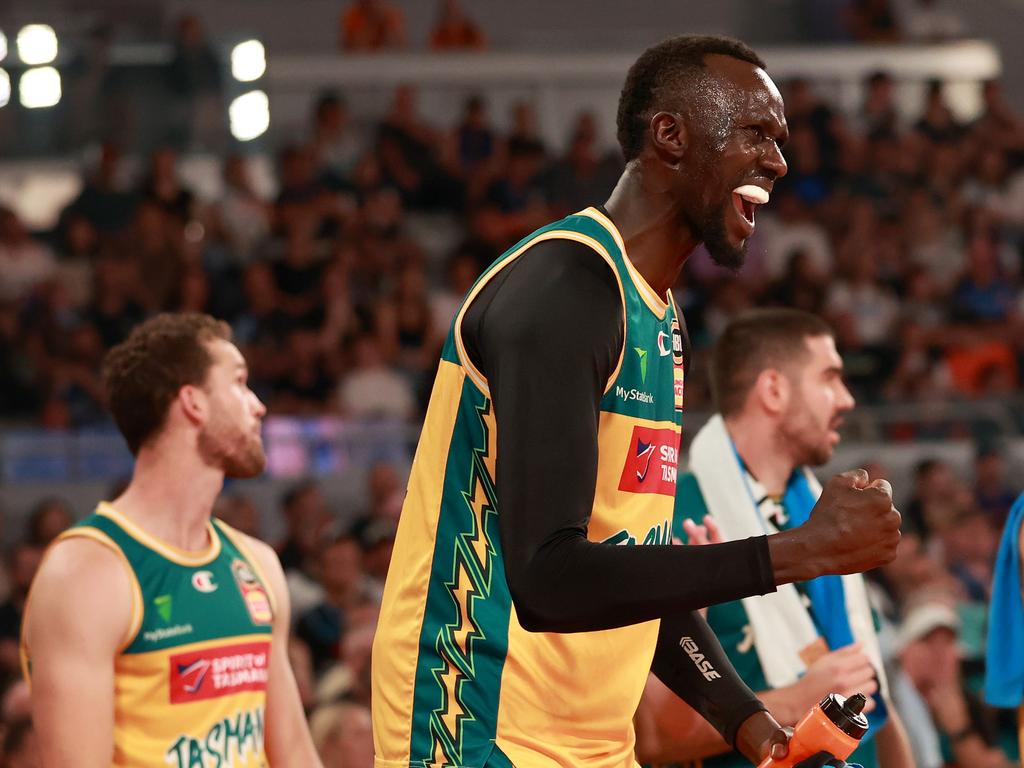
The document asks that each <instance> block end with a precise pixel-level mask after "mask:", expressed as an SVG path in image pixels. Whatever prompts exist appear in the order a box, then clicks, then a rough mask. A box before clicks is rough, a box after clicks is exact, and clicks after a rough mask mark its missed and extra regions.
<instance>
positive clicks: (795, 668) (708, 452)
mask: <svg viewBox="0 0 1024 768" xmlns="http://www.w3.org/2000/svg"><path fill="white" fill-rule="evenodd" d="M690 470H691V471H692V472H693V474H694V475H695V476H696V478H697V483H698V485H699V486H700V490H701V493H702V494H703V496H704V500H705V502H706V503H707V507H708V512H709V513H710V514H711V515H712V516H713V517H714V518H715V521H716V522H717V523H718V526H719V528H720V529H721V531H722V537H723V538H724V539H725V540H726V541H734V540H737V539H745V538H749V537H751V536H762V535H764V534H765V533H775V532H776V531H775V529H774V528H772V527H771V525H770V523H766V522H764V521H763V519H762V517H761V514H760V512H759V511H758V510H757V507H756V506H755V501H754V499H753V498H752V497H751V494H750V490H749V486H748V485H747V480H746V478H745V477H744V473H743V469H742V467H741V466H740V463H739V461H737V459H736V454H735V450H734V449H733V445H732V439H731V438H730V437H729V433H728V431H727V430H726V427H725V422H724V421H723V420H722V417H721V416H719V415H717V414H716V415H715V416H713V417H712V418H711V420H710V421H709V422H708V423H707V424H706V425H705V426H704V427H703V428H702V429H701V430H700V432H698V433H697V436H696V437H695V438H694V440H693V444H692V445H691V447H690ZM803 472H805V473H806V477H807V482H808V483H809V484H810V488H811V490H812V491H813V492H814V493H815V495H820V494H821V484H820V483H818V481H817V478H815V477H814V475H813V474H811V472H810V471H808V470H807V469H806V468H804V469H803ZM698 522H699V521H698ZM843 592H844V595H845V598H846V611H847V616H848V617H849V620H850V629H851V630H852V631H853V636H854V638H855V639H856V640H857V641H859V642H860V643H861V646H862V648H863V649H864V652H865V653H867V655H868V657H869V658H870V659H871V661H872V663H873V664H874V666H875V670H876V671H877V672H878V680H879V684H880V686H881V689H882V692H883V694H884V695H885V697H886V698H888V685H887V683H886V679H885V672H884V670H883V667H882V657H881V654H880V652H879V648H878V638H877V637H876V635H875V628H874V622H873V620H872V617H871V608H870V605H869V604H868V596H867V590H866V589H865V587H864V580H863V578H862V577H861V576H860V574H853V575H849V576H843ZM743 607H744V609H745V610H746V612H747V617H748V618H749V620H750V629H751V632H752V633H753V638H754V647H755V649H756V651H757V658H758V660H759V661H760V662H761V668H762V669H763V670H764V675H765V679H766V680H767V681H768V685H769V686H770V687H772V688H780V687H782V686H786V685H791V684H792V683H795V682H796V681H797V680H798V679H799V678H800V676H801V675H803V673H804V672H805V671H806V669H807V667H806V665H805V664H804V662H803V660H802V659H801V657H800V651H801V650H803V649H804V648H806V647H807V646H809V645H811V644H812V643H814V642H815V640H816V639H817V638H818V636H819V635H818V631H817V629H816V628H815V626H814V621H813V620H812V619H811V616H810V614H809V613H808V610H807V608H806V607H804V603H803V599H802V598H801V596H800V593H799V592H798V591H797V589H796V587H794V586H793V585H792V584H783V585H782V586H780V587H779V588H778V591H777V592H774V593H772V594H767V595H762V596H758V597H747V598H744V599H743Z"/></svg>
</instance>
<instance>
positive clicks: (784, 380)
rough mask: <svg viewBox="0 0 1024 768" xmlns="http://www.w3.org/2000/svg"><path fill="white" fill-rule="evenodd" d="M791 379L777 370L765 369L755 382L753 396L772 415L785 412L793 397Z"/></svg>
mask: <svg viewBox="0 0 1024 768" xmlns="http://www.w3.org/2000/svg"><path fill="white" fill-rule="evenodd" d="M790 390H791V386H790V381H789V378H788V377H787V376H786V375H785V374H784V373H782V371H779V370H778V369H776V368H765V369H764V370H763V371H761V373H759V374H758V375H757V379H756V380H755V381H754V391H753V393H752V394H753V396H754V397H756V398H757V401H758V403H759V404H760V406H761V408H763V409H764V410H765V411H767V412H768V413H770V414H779V413H783V412H785V410H786V408H787V407H788V405H789V398H790V396H791V394H792V393H791V392H790Z"/></svg>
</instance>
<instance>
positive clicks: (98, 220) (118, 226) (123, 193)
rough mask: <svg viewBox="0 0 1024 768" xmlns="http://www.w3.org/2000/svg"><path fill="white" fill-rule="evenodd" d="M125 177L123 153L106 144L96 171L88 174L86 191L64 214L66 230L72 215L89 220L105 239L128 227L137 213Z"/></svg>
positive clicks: (134, 199)
mask: <svg viewBox="0 0 1024 768" xmlns="http://www.w3.org/2000/svg"><path fill="white" fill-rule="evenodd" d="M123 176H124V174H123V173H122V166H121V152H120V150H119V149H118V148H117V147H116V146H115V145H114V144H111V143H109V142H107V143H105V144H103V146H102V147H100V156H99V161H98V162H97V164H96V168H95V169H94V170H92V171H90V172H89V173H87V174H86V176H85V183H84V184H83V185H82V191H81V192H79V193H78V197H76V198H75V199H74V200H72V201H71V202H70V203H69V204H68V205H67V207H66V208H65V209H64V210H63V211H61V215H60V221H61V226H62V228H63V227H64V226H66V223H67V220H68V217H70V216H72V215H76V216H82V217H83V218H85V220H86V221H88V222H89V223H90V224H91V225H92V226H93V228H94V229H95V230H96V231H97V232H99V233H100V234H101V235H109V234H112V233H115V232H120V231H121V230H123V229H124V228H125V227H127V226H128V224H129V223H130V222H131V220H132V216H133V215H134V213H135V201H136V195H135V194H133V193H132V192H130V191H128V190H127V189H126V188H125V184H124V178H123Z"/></svg>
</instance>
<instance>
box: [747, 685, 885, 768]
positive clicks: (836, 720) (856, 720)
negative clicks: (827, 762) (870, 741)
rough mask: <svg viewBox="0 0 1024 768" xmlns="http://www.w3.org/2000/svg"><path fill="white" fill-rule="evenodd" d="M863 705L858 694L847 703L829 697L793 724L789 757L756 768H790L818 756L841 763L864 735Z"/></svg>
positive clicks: (862, 698)
mask: <svg viewBox="0 0 1024 768" xmlns="http://www.w3.org/2000/svg"><path fill="white" fill-rule="evenodd" d="M867 703H868V700H867V698H866V697H865V696H864V694H861V693H855V694H853V696H851V697H850V698H848V699H844V698H843V697H842V696H840V695H839V694H837V693H830V694H829V695H828V696H826V697H825V698H824V699H822V700H821V702H820V703H819V704H816V705H815V706H814V707H813V708H812V709H811V711H810V712H808V713H807V714H806V715H804V716H803V719H802V720H801V721H800V722H799V723H797V724H796V728H795V729H794V730H793V738H791V739H790V740H789V754H787V755H786V756H785V757H784V758H782V760H773V759H772V758H771V757H770V756H769V757H766V758H765V760H764V762H762V763H761V765H760V766H759V768H791V767H792V766H794V765H796V764H797V763H799V762H800V761H801V760H806V759H807V758H808V757H811V756H813V755H816V754H818V753H819V752H828V753H829V754H830V755H833V756H834V757H838V758H839V759H840V760H845V759H846V758H848V757H849V756H850V755H852V754H853V751H854V750H855V749H857V745H858V744H859V743H860V740H861V737H862V736H864V734H865V733H867V731H868V719H867V718H866V717H864V715H863V714H862V711H863V709H864V705H865V704H867Z"/></svg>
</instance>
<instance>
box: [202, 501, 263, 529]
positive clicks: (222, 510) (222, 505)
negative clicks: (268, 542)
mask: <svg viewBox="0 0 1024 768" xmlns="http://www.w3.org/2000/svg"><path fill="white" fill-rule="evenodd" d="M213 514H214V516H216V517H218V518H220V519H221V520H223V521H224V522H225V523H227V524H228V525H230V526H231V527H232V528H234V529H235V530H236V531H241V532H242V533H244V534H245V535H246V536H252V537H253V538H254V539H262V538H263V537H262V535H261V534H260V531H261V528H262V526H261V525H260V514H259V510H258V509H256V505H255V504H253V502H252V499H250V498H249V497H248V496H246V495H245V494H243V493H238V492H232V493H226V494H221V495H220V496H218V497H217V501H216V502H215V503H214V505H213Z"/></svg>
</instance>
